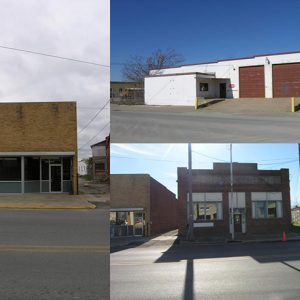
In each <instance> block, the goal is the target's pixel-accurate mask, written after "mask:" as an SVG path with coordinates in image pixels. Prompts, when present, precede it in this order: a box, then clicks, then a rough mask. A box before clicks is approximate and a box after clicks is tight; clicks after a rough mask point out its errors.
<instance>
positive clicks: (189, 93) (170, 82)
mask: <svg viewBox="0 0 300 300" xmlns="http://www.w3.org/2000/svg"><path fill="white" fill-rule="evenodd" d="M195 99H196V78H195V75H178V76H158V77H148V78H145V104H148V105H195Z"/></svg>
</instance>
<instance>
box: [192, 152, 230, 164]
mask: <svg viewBox="0 0 300 300" xmlns="http://www.w3.org/2000/svg"><path fill="white" fill-rule="evenodd" d="M192 152H193V153H195V154H198V155H201V156H204V157H207V158H211V159H214V160H218V161H222V162H228V161H227V160H224V159H219V158H215V157H212V156H209V155H206V154H203V153H200V152H197V151H192Z"/></svg>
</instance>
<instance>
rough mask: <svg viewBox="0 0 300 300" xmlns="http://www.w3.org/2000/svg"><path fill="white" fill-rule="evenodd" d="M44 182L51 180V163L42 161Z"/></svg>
mask: <svg viewBox="0 0 300 300" xmlns="http://www.w3.org/2000/svg"><path fill="white" fill-rule="evenodd" d="M42 180H49V161H48V160H44V159H43V160H42Z"/></svg>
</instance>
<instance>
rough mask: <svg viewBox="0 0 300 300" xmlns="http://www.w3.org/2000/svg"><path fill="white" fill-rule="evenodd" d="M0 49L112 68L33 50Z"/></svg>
mask: <svg viewBox="0 0 300 300" xmlns="http://www.w3.org/2000/svg"><path fill="white" fill-rule="evenodd" d="M0 48H2V49H6V50H13V51H19V52H25V53H30V54H36V55H41V56H46V57H52V58H57V59H63V60H68V61H73V62H77V63H83V64H89V65H94V66H100V67H105V68H109V67H110V65H104V64H99V63H96V62H91V61H86V60H80V59H76V58H70V57H65V56H58V55H53V54H48V53H44V52H37V51H31V50H26V49H20V48H14V47H8V46H3V45H0Z"/></svg>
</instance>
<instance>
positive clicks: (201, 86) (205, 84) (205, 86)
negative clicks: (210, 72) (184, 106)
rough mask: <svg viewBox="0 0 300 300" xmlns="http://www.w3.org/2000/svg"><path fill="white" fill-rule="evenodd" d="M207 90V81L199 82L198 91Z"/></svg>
mask: <svg viewBox="0 0 300 300" xmlns="http://www.w3.org/2000/svg"><path fill="white" fill-rule="evenodd" d="M207 91H208V83H205V82H204V83H201V82H200V92H207Z"/></svg>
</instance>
